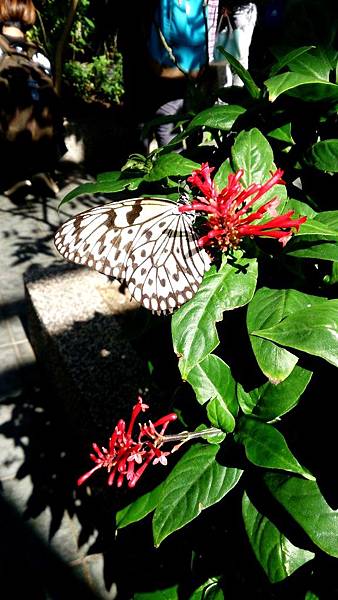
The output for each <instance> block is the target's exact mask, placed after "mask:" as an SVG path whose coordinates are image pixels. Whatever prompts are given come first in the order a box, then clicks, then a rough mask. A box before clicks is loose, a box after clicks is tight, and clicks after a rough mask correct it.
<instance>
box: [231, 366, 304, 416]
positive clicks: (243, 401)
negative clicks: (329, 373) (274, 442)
mask: <svg viewBox="0 0 338 600" xmlns="http://www.w3.org/2000/svg"><path fill="white" fill-rule="evenodd" d="M311 377H312V373H311V371H307V370H306V369H302V368H301V367H298V366H295V368H294V369H293V371H292V372H291V373H290V375H289V377H287V378H286V379H284V381H282V382H281V383H279V384H278V385H275V384H273V383H271V382H270V381H268V382H267V383H264V384H263V385H261V386H260V387H258V388H255V389H253V390H251V391H250V392H245V391H244V390H243V388H242V386H241V385H240V384H238V386H237V396H238V401H239V404H240V407H241V409H242V411H243V412H244V414H247V415H250V414H252V415H255V416H256V417H258V418H259V419H262V420H263V421H273V420H274V419H277V418H278V417H281V416H282V415H284V414H285V413H287V412H289V411H290V410H292V409H293V408H294V407H295V406H296V405H297V404H298V402H299V400H300V397H301V395H302V394H303V392H304V390H305V389H306V387H307V385H308V383H309V381H310V379H311Z"/></svg>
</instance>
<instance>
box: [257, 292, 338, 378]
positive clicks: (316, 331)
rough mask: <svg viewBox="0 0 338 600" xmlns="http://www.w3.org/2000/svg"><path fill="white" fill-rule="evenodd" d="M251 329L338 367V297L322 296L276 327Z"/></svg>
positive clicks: (262, 336) (260, 335)
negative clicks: (327, 298) (323, 297)
mask: <svg viewBox="0 0 338 600" xmlns="http://www.w3.org/2000/svg"><path fill="white" fill-rule="evenodd" d="M251 333H252V335H255V336H259V337H261V338H265V339H268V340H271V341H273V342H276V343H277V344H281V345H282V346H289V347H291V348H296V349H297V350H301V351H303V352H307V353H309V354H314V355H315V356H320V357H321V358H324V359H325V360H327V361H328V362H329V363H331V364H333V365H335V366H336V367H338V300H325V299H322V301H321V302H320V303H318V302H317V303H316V304H315V305H310V306H308V307H306V308H304V309H303V310H299V311H296V312H294V313H293V314H290V315H289V316H286V317H285V319H283V321H281V322H280V323H277V324H276V325H273V326H272V327H268V328H264V329H263V328H262V329H260V330H256V331H252V332H251Z"/></svg>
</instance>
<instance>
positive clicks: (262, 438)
mask: <svg viewBox="0 0 338 600" xmlns="http://www.w3.org/2000/svg"><path fill="white" fill-rule="evenodd" d="M235 438H236V441H237V442H240V443H241V444H243V446H244V449H245V454H246V456H247V459H248V460H249V461H250V462H252V463H253V464H254V465H256V466H257V467H266V468H270V469H281V470H282V471H290V472H291V473H298V474H299V475H303V477H306V478H307V479H314V477H313V475H311V473H309V471H308V470H307V469H305V468H304V467H302V465H300V464H299V462H298V460H297V459H296V458H295V457H294V456H293V454H292V452H291V450H290V448H289V447H288V445H287V443H286V441H285V439H284V436H283V435H282V434H281V432H280V431H278V430H277V429H276V428H275V427H274V426H273V425H268V424H267V423H262V422H261V421H259V420H258V419H253V418H252V417H242V418H241V419H240V421H239V423H238V429H237V433H236V436H235Z"/></svg>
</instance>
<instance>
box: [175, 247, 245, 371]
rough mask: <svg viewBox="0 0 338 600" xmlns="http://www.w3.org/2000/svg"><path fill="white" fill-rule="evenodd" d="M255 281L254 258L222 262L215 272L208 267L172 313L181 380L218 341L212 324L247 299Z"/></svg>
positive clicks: (214, 326)
mask: <svg viewBox="0 0 338 600" xmlns="http://www.w3.org/2000/svg"><path fill="white" fill-rule="evenodd" d="M256 281H257V261H256V259H244V258H238V259H237V260H236V262H235V263H234V264H228V263H227V262H226V261H223V263H222V265H221V267H220V269H219V271H217V270H216V268H215V267H211V269H210V270H209V271H208V272H207V273H206V274H205V275H204V279H203V281H202V283H201V285H200V288H199V290H198V292H197V293H196V294H195V296H194V297H193V298H192V299H191V300H189V302H186V304H184V305H183V306H182V307H181V308H180V309H179V310H178V311H177V312H176V313H175V314H174V316H173V318H172V336H173V343H174V349H175V352H176V354H177V355H178V356H179V357H180V369H181V373H182V377H183V379H186V378H187V375H188V373H189V371H190V370H191V369H192V368H193V367H194V366H195V365H197V364H198V363H199V362H201V361H202V360H203V359H204V358H205V357H206V356H207V355H208V354H209V353H210V352H212V351H213V350H214V349H215V348H216V346H217V345H218V344H219V338H218V335H217V330H216V323H217V322H218V321H220V320H221V319H222V314H223V312H224V311H226V310H233V309H234V308H238V307H240V306H244V305H245V304H247V303H248V302H249V301H250V299H251V298H252V296H253V294H254V291H255V287H256Z"/></svg>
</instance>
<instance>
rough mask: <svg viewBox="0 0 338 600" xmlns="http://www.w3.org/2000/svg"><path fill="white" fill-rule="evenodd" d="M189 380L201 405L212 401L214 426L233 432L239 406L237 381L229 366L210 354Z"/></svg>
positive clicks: (209, 410) (193, 370)
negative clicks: (236, 388) (236, 389)
mask: <svg viewBox="0 0 338 600" xmlns="http://www.w3.org/2000/svg"><path fill="white" fill-rule="evenodd" d="M187 380H188V381H189V383H190V385H191V386H192V387H193V389H194V392H195V394H196V398H197V401H198V402H200V404H205V402H208V401H210V402H209V405H208V416H209V419H210V421H211V422H212V424H213V425H215V427H221V428H222V429H223V430H224V431H233V430H234V428H235V419H234V415H236V414H237V410H238V406H237V401H236V393H235V380H234V378H233V377H232V375H231V371H230V368H229V367H228V365H227V364H226V363H225V362H224V361H223V360H222V359H221V358H219V357H218V356H215V355H214V354H209V355H208V356H206V358H205V359H204V360H203V361H202V362H200V363H199V364H198V365H196V366H195V367H193V368H192V369H191V371H189V374H188V377H187Z"/></svg>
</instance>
